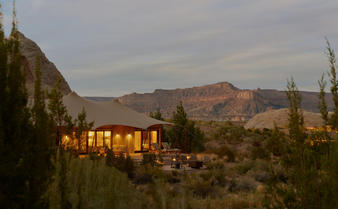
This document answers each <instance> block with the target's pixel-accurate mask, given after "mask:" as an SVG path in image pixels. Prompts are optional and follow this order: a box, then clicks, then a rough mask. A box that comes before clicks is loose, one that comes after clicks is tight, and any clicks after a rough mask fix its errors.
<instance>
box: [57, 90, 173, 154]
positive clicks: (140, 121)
mask: <svg viewBox="0 0 338 209" xmlns="http://www.w3.org/2000/svg"><path fill="white" fill-rule="evenodd" d="M63 102H64V104H65V106H66V107H67V110H68V113H69V114H70V115H71V116H72V117H73V118H77V116H78V114H79V113H80V112H81V111H82V109H83V108H84V109H85V111H86V114H87V121H88V122H91V121H94V126H93V129H92V130H90V131H88V132H84V133H83V134H82V136H81V137H80V139H77V138H76V137H75V132H72V133H71V134H68V135H67V134H66V133H65V132H63V133H62V139H61V143H62V144H63V145H64V146H65V147H71V148H73V149H76V150H78V151H79V153H82V154H85V153H88V152H91V151H102V150H105V148H110V149H112V150H113V151H114V152H126V153H136V152H148V151H151V150H152V149H154V147H153V146H152V145H153V144H158V145H159V146H161V143H162V125H169V124H170V123H167V122H164V121H160V120H156V119H153V118H151V117H148V116H146V115H144V114H141V113H138V112H136V111H134V110H132V109H130V108H128V107H125V106H123V105H122V104H120V103H119V102H117V101H109V102H102V101H91V100H88V99H85V98H83V97H80V96H79V95H77V94H76V93H75V92H72V93H70V94H68V95H67V96H64V98H63ZM60 129H61V130H63V127H60Z"/></svg>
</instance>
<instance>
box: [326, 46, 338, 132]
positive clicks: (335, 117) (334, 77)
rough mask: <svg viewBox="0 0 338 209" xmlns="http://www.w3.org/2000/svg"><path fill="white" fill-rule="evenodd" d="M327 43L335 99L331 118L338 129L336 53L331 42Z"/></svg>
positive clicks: (334, 126) (333, 98)
mask: <svg viewBox="0 0 338 209" xmlns="http://www.w3.org/2000/svg"><path fill="white" fill-rule="evenodd" d="M326 43H327V56H328V59H329V66H330V70H329V73H328V74H329V78H330V83H331V88H330V90H331V94H332V100H333V104H334V106H333V114H332V116H331V118H330V124H331V125H332V128H333V129H335V130H337V129H338V81H337V72H336V55H335V52H334V50H333V48H332V47H331V45H330V42H329V41H328V40H326Z"/></svg>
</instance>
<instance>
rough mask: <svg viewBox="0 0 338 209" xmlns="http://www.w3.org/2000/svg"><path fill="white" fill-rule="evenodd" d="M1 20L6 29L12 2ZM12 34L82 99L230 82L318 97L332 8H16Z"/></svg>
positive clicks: (336, 19)
mask: <svg viewBox="0 0 338 209" xmlns="http://www.w3.org/2000/svg"><path fill="white" fill-rule="evenodd" d="M0 2H1V3H2V4H4V7H3V12H4V13H5V17H4V21H5V24H6V27H7V30H8V28H9V27H10V26H9V23H10V21H11V9H12V5H11V1H9V0H6V2H7V3H4V0H0ZM16 5H17V13H18V20H19V29H20V31H21V32H23V33H24V34H25V35H26V36H27V37H28V38H30V39H32V40H34V41H35V42H36V43H37V44H39V46H40V47H41V48H42V50H43V51H44V52H45V54H46V56H47V57H48V58H49V59H50V60H51V61H52V62H54V63H55V65H56V66H57V68H58V69H59V70H60V71H61V73H62V74H63V75H64V77H65V79H66V80H67V81H68V83H69V85H70V87H71V88H72V90H74V91H76V92H78V93H79V94H80V95H82V96H121V95H123V94H127V93H132V92H139V93H143V92H152V91H153V90H154V89H159V88H161V89H174V88H185V87H192V86H199V85H205V84H211V83H216V82H220V81H228V82H230V83H233V84H234V85H235V86H237V87H239V88H249V89H255V88H258V87H259V88H275V89H285V86H286V79H287V78H288V77H290V76H291V75H292V76H294V78H295V80H296V82H297V84H298V86H299V88H300V89H302V90H317V89H318V87H317V80H318V79H319V78H320V76H321V74H322V73H323V72H325V71H327V70H328V62H327V57H326V56H325V47H326V43H325V37H327V38H328V39H329V40H330V42H331V45H332V46H333V47H334V48H335V49H338V1H337V0H320V1H319V0H166V1H164V0H134V1H131V0H30V1H27V0H17V1H16Z"/></svg>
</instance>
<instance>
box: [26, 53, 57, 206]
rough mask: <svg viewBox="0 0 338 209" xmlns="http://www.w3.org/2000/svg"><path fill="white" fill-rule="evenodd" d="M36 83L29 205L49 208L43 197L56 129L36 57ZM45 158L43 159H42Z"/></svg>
mask: <svg viewBox="0 0 338 209" xmlns="http://www.w3.org/2000/svg"><path fill="white" fill-rule="evenodd" d="M35 66H36V67H35V85H34V105H33V107H32V110H31V111H32V120H33V128H34V134H33V137H32V138H31V140H30V141H29V143H28V147H29V149H30V150H34V151H35V152H30V153H27V154H28V156H27V157H26V158H27V159H29V162H30V170H29V171H30V172H29V181H27V183H26V186H27V187H28V190H29V191H28V197H29V199H28V205H29V206H30V208H49V206H48V201H47V200H46V199H45V198H43V195H44V194H45V192H46V190H47V187H48V184H49V183H50V177H51V175H52V170H53V166H52V162H51V159H52V154H53V148H54V143H53V142H54V140H53V139H54V131H53V123H52V120H51V117H50V116H49V114H48V113H47V112H46V104H45V94H44V91H42V89H41V71H40V58H39V57H37V58H36V65H35ZM42 159H43V160H42Z"/></svg>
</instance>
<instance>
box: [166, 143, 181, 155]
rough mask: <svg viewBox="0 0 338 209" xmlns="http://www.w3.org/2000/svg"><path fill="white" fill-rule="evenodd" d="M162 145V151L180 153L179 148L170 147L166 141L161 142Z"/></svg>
mask: <svg viewBox="0 0 338 209" xmlns="http://www.w3.org/2000/svg"><path fill="white" fill-rule="evenodd" d="M162 146H163V148H164V151H165V152H168V153H180V152H181V150H180V149H177V148H174V149H172V148H170V145H169V143H168V142H162Z"/></svg>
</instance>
